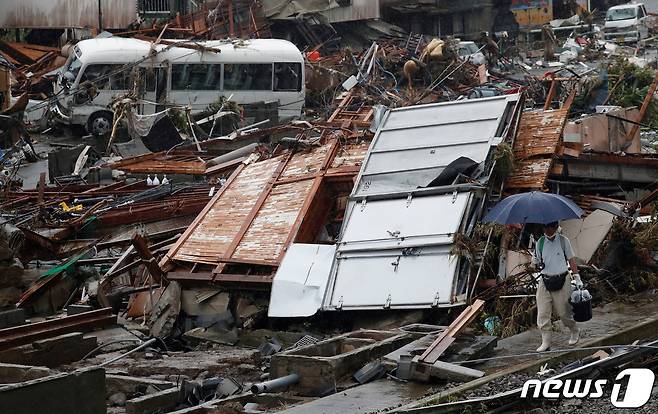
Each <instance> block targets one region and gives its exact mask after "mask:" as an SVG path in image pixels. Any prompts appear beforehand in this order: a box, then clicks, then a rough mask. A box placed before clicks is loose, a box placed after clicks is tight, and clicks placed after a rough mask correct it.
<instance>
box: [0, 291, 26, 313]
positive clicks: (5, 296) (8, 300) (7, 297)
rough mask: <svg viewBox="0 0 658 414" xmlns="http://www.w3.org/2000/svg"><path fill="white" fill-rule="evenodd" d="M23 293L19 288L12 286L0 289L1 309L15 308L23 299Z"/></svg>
mask: <svg viewBox="0 0 658 414" xmlns="http://www.w3.org/2000/svg"><path fill="white" fill-rule="evenodd" d="M22 293H23V291H22V290H21V289H19V288H17V287H14V286H10V287H5V288H1V289H0V309H2V308H7V307H10V306H11V307H13V306H15V305H16V302H18V300H19V299H20V298H21V294H22Z"/></svg>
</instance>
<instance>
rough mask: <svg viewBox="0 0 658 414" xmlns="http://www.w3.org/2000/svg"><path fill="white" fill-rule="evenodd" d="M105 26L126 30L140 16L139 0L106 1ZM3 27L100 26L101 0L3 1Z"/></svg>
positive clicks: (0, 5) (0, 13)
mask: <svg viewBox="0 0 658 414" xmlns="http://www.w3.org/2000/svg"><path fill="white" fill-rule="evenodd" d="M101 5H102V7H101V9H102V15H103V27H104V28H106V29H124V28H126V27H127V26H128V25H129V24H130V23H131V22H133V21H135V19H136V18H137V1H136V0H102V1H101ZM0 27H3V28H48V29H55V28H66V27H80V28H82V27H98V0H2V1H0Z"/></svg>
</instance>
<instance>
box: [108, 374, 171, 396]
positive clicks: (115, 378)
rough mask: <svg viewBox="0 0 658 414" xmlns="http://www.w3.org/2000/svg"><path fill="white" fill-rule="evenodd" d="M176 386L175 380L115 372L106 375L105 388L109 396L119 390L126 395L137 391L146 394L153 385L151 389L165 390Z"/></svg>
mask: <svg viewBox="0 0 658 414" xmlns="http://www.w3.org/2000/svg"><path fill="white" fill-rule="evenodd" d="M175 386H176V384H174V383H173V382H169V381H162V380H157V379H153V378H141V377H130V376H128V375H113V374H107V375H106V376H105V388H106V389H107V397H109V396H110V395H112V394H114V393H117V392H122V393H124V394H126V395H131V394H135V393H140V394H146V393H147V390H148V389H149V387H151V389H153V388H155V389H158V390H160V391H163V390H168V389H170V388H173V387H175Z"/></svg>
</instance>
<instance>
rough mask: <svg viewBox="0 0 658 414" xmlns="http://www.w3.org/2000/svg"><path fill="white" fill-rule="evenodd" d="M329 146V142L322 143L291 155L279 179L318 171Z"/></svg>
mask: <svg viewBox="0 0 658 414" xmlns="http://www.w3.org/2000/svg"><path fill="white" fill-rule="evenodd" d="M330 148H331V143H328V144H325V145H322V146H321V147H315V148H312V149H311V150H309V151H301V152H298V153H296V154H295V155H293V157H292V159H291V160H290V162H288V165H287V166H286V169H285V170H284V171H283V174H281V179H282V180H285V179H288V178H293V177H299V176H304V175H308V174H315V173H317V172H318V171H320V168H321V167H322V163H323V162H324V160H325V158H326V157H327V153H328V152H329V149H330Z"/></svg>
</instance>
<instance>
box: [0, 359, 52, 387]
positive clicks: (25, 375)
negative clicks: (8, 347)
mask: <svg viewBox="0 0 658 414" xmlns="http://www.w3.org/2000/svg"><path fill="white" fill-rule="evenodd" d="M54 373H55V372H54V371H51V370H50V369H48V368H46V367H33V366H30V365H18V364H1V363H0V384H14V383H17V382H23V381H29V380H33V379H37V378H43V377H47V376H49V375H53V374H54Z"/></svg>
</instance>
